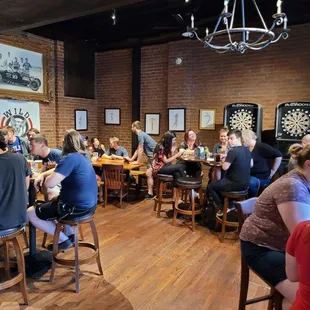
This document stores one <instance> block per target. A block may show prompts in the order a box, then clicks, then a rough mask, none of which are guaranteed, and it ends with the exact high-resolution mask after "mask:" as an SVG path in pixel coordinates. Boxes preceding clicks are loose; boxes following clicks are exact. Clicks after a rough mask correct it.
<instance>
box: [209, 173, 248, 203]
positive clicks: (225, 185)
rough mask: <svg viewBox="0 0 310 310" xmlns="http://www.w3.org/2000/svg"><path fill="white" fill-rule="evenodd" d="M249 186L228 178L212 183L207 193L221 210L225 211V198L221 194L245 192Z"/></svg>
mask: <svg viewBox="0 0 310 310" xmlns="http://www.w3.org/2000/svg"><path fill="white" fill-rule="evenodd" d="M247 187H248V186H247V184H240V183H236V182H231V181H229V180H227V179H226V178H224V179H221V180H217V181H212V182H211V183H209V185H208V187H207V191H208V192H209V194H210V195H211V197H212V198H213V201H214V202H215V204H216V206H217V207H218V208H219V209H223V198H222V196H221V192H233V191H243V190H246V189H247Z"/></svg>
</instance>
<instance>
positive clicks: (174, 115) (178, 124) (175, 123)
mask: <svg viewBox="0 0 310 310" xmlns="http://www.w3.org/2000/svg"><path fill="white" fill-rule="evenodd" d="M168 128H169V130H172V131H176V132H178V131H185V109H184V108H180V109H179V108H171V109H168Z"/></svg>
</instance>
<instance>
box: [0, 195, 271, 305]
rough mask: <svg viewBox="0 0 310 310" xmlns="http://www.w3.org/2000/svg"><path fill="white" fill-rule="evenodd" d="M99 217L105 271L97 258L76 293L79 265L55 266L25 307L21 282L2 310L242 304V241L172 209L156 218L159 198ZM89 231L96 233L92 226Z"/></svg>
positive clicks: (255, 282)
mask: <svg viewBox="0 0 310 310" xmlns="http://www.w3.org/2000/svg"><path fill="white" fill-rule="evenodd" d="M95 219H96V226H97V230H98V233H99V238H100V246H101V249H100V252H101V259H102V263H103V268H104V276H103V277H102V276H98V275H97V272H98V270H97V265H96V264H92V265H85V266H83V267H82V271H83V275H82V276H81V278H80V293H79V294H76V293H74V292H73V289H74V285H73V284H72V279H73V278H72V272H71V271H69V270H68V269H65V268H62V267H59V268H57V269H56V276H55V281H54V282H53V283H52V284H51V283H49V282H48V279H49V273H47V274H46V275H45V276H44V277H43V278H42V279H40V280H32V279H28V280H27V282H28V289H29V297H30V306H27V307H25V306H19V302H22V297H21V294H20V293H19V287H18V286H17V287H15V288H12V289H10V290H7V291H5V292H2V293H0V309H29V310H30V309H120V310H123V309H124V310H127V309H128V310H129V309H143V310H144V309H161V310H162V309H169V310H171V309H210V310H217V309H238V297H239V285H240V280H239V279H240V254H239V242H238V241H237V242H235V241H229V240H228V241H226V242H225V243H224V244H221V243H219V241H218V239H217V237H216V235H215V234H213V233H211V232H210V231H209V230H207V229H206V228H204V227H199V226H198V227H197V231H196V232H194V233H193V232H192V231H191V230H190V229H189V228H188V226H187V225H182V223H181V222H179V223H180V224H181V225H180V226H176V227H174V226H172V225H171V219H168V218H167V217H165V215H164V214H163V217H162V218H159V219H158V218H156V215H155V212H153V201H141V202H138V203H135V204H128V203H124V209H119V208H118V207H117V206H115V205H112V204H111V205H108V206H107V207H106V208H103V207H102V206H101V205H99V206H98V209H97V213H96V217H95ZM84 234H85V235H86V239H87V237H90V229H89V228H88V227H86V226H85V227H84ZM38 240H41V236H40V235H39V236H38ZM250 281H251V284H250V287H249V296H250V297H254V296H259V295H263V294H266V293H267V292H268V290H267V288H266V286H265V285H264V284H263V283H262V282H261V281H260V280H259V279H257V278H256V277H254V276H253V275H251V278H250ZM70 282H71V283H70ZM68 283H69V284H68ZM247 309H257V310H260V309H267V304H266V302H264V303H260V304H256V305H252V306H249V307H248V308H247Z"/></svg>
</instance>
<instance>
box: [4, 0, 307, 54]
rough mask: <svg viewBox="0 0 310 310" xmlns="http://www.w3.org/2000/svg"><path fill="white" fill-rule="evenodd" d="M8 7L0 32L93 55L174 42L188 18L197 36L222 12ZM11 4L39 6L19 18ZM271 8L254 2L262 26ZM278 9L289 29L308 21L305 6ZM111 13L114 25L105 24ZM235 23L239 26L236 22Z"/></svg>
mask: <svg viewBox="0 0 310 310" xmlns="http://www.w3.org/2000/svg"><path fill="white" fill-rule="evenodd" d="M9 2H12V1H10V0H2V1H0V12H1V13H0V31H1V30H2V31H4V30H5V31H8V30H24V31H27V32H30V33H33V34H37V35H41V36H44V37H47V38H50V39H54V40H63V41H64V40H68V41H83V42H88V43H89V44H93V45H94V46H95V48H96V50H97V51H103V50H108V49H115V48H122V47H131V46H135V45H147V44H154V43H161V42H167V41H171V40H179V39H181V38H182V35H181V34H182V32H183V31H184V30H185V29H186V26H187V25H189V23H190V15H191V13H194V15H195V20H196V22H197V25H198V26H199V27H200V28H201V29H202V30H203V29H204V28H205V27H206V26H208V27H210V29H212V27H214V25H215V23H216V21H217V18H218V16H219V14H220V12H221V11H222V9H223V0H190V1H189V2H187V3H186V2H185V0H144V1H143V0H113V1H103V0H101V1H100V0H88V1H85V0H75V1H74V6H72V5H70V4H71V3H72V2H70V1H65V0H53V2H52V1H46V3H44V5H42V4H41V2H43V1H40V0H15V1H14V8H13V6H12V5H11V8H5V7H3V3H7V4H9ZM16 2H20V3H23V6H24V8H27V6H28V9H29V8H30V7H31V6H30V4H31V3H32V5H33V4H34V3H35V2H37V3H39V2H40V5H37V6H36V8H35V9H33V10H27V14H22V9H21V8H20V9H16ZM276 2H277V0H257V4H258V5H259V8H260V10H261V12H262V14H263V16H264V18H265V20H266V22H267V24H268V25H270V24H271V23H272V20H273V19H272V14H274V13H275V12H276ZM245 5H246V18H247V20H248V21H250V22H251V23H252V22H253V23H255V21H256V19H255V18H257V16H256V15H254V13H255V10H253V6H252V1H250V0H245ZM1 7H3V9H2V10H1ZM283 7H284V11H285V12H286V14H287V16H288V19H289V26H290V25H296V24H303V23H307V22H309V21H310V1H309V0H286V1H284V5H283ZM113 8H114V9H115V13H116V24H115V25H113V21H112V19H111V15H112V13H113ZM5 11H7V13H5ZM25 12H26V11H25ZM25 12H24V13H25ZM29 12H30V13H29ZM178 14H179V15H178ZM236 22H237V23H238V22H240V18H239V16H237V18H236Z"/></svg>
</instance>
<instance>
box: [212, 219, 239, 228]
mask: <svg viewBox="0 0 310 310" xmlns="http://www.w3.org/2000/svg"><path fill="white" fill-rule="evenodd" d="M216 221H217V222H218V223H220V224H222V223H223V219H221V218H220V217H218V216H216ZM225 225H226V226H229V227H239V223H238V222H229V221H225Z"/></svg>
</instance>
